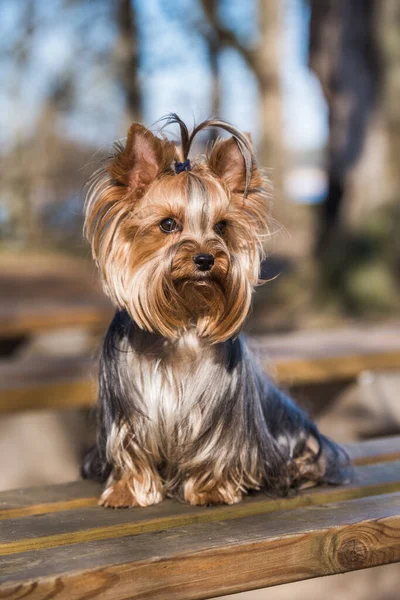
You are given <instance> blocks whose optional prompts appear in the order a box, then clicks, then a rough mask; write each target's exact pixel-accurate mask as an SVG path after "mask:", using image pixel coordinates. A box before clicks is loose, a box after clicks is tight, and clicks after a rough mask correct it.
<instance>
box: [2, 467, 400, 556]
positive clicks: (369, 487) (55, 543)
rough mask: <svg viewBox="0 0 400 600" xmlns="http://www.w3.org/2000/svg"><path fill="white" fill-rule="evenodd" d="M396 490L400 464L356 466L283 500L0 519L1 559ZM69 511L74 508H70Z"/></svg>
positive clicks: (83, 510)
mask: <svg viewBox="0 0 400 600" xmlns="http://www.w3.org/2000/svg"><path fill="white" fill-rule="evenodd" d="M395 491H400V461H397V462H392V463H385V464H374V465H368V466H363V467H359V468H357V469H356V472H355V479H354V481H353V482H352V483H351V484H348V485H345V486H340V487H318V488H314V489H308V490H304V491H302V492H300V493H298V494H294V495H292V496H290V497H286V498H266V497H265V496H264V495H262V494H258V495H257V496H255V497H248V498H246V499H245V501H243V502H241V503H239V504H236V505H233V506H216V507H205V508H204V507H195V506H190V505H187V504H185V505H182V504H180V503H178V502H175V501H171V500H168V501H164V502H162V503H161V504H158V505H155V506H151V507H149V508H146V509H137V510H104V508H101V507H97V508H75V509H73V510H64V511H62V512H58V513H54V512H52V513H47V514H42V515H41V516H40V518H38V517H37V516H30V517H29V516H26V517H24V518H17V519H7V520H3V522H2V525H1V532H0V556H6V555H10V554H18V553H21V552H28V551H31V550H38V549H44V548H56V547H59V546H64V545H72V544H77V543H83V542H92V541H98V540H105V539H111V538H113V537H126V536H132V535H135V536H136V535H141V534H143V533H149V532H156V531H160V530H167V529H173V528H177V527H183V526H191V525H193V524H195V523H216V522H218V521H227V520H234V519H240V518H243V517H251V516H256V515H259V514H267V513H270V512H277V511H282V510H284V511H287V510H293V509H296V508H299V507H305V506H315V505H320V504H326V503H329V502H337V501H343V500H349V499H354V498H362V497H365V496H370V495H377V494H388V493H391V492H395ZM71 508H72V507H71Z"/></svg>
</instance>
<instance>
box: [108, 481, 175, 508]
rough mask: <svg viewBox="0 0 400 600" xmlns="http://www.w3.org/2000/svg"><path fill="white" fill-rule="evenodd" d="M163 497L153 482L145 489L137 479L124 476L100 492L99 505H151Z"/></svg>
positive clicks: (128, 506)
mask: <svg viewBox="0 0 400 600" xmlns="http://www.w3.org/2000/svg"><path fill="white" fill-rule="evenodd" d="M162 499H163V496H162V493H161V490H160V489H159V488H158V487H157V485H156V484H155V483H154V485H152V486H151V487H150V489H147V490H145V489H144V488H143V486H141V485H140V484H138V482H137V481H135V480H132V479H131V478H129V477H124V478H122V479H120V480H118V481H115V482H113V483H111V484H110V485H108V486H107V487H106V489H105V490H104V492H103V493H102V495H101V497H100V500H99V505H100V506H105V507H106V508H133V507H135V506H141V507H144V506H151V505H152V504H158V503H159V502H161V500H162Z"/></svg>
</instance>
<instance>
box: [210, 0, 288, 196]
mask: <svg viewBox="0 0 400 600" xmlns="http://www.w3.org/2000/svg"><path fill="white" fill-rule="evenodd" d="M201 3H202V7H203V10H204V14H205V16H206V19H207V21H208V24H209V26H210V28H211V30H210V31H209V33H208V35H207V40H208V43H209V48H210V61H211V65H212V71H213V73H217V68H218V67H217V57H218V53H219V52H220V50H221V49H223V48H232V49H233V50H235V51H237V52H238V53H239V55H240V56H241V57H242V58H243V59H244V61H245V62H246V64H247V67H248V68H249V69H250V71H251V72H252V73H253V74H254V75H255V77H256V80H257V83H258V86H259V93H260V102H259V121H260V131H261V139H260V148H259V156H260V163H261V164H262V165H263V166H267V167H268V168H270V169H271V170H272V171H273V173H274V183H275V186H276V187H278V188H280V187H281V177H282V169H283V158H282V155H283V147H282V141H281V140H282V124H281V89H280V80H279V54H280V44H279V40H280V37H281V31H282V29H281V28H282V21H281V16H282V15H281V7H280V3H279V2H278V0H268V2H266V1H264V0H259V3H258V9H259V36H258V43H257V45H256V46H254V45H253V44H252V40H247V43H246V42H244V41H242V39H241V38H240V37H239V36H238V35H237V34H236V33H235V32H234V31H233V30H232V29H230V28H228V27H227V26H226V25H225V23H224V22H223V20H222V19H221V13H220V11H219V10H218V0H201ZM213 93H214V100H213V109H214V110H215V111H216V110H217V109H218V108H219V104H218V103H217V100H216V98H215V95H217V96H219V94H220V92H219V86H218V84H217V85H215V86H214V91H213ZM215 114H218V112H215Z"/></svg>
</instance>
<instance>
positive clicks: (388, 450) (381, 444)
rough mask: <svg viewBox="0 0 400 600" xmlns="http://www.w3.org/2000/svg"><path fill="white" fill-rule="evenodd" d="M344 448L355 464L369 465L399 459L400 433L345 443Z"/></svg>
mask: <svg viewBox="0 0 400 600" xmlns="http://www.w3.org/2000/svg"><path fill="white" fill-rule="evenodd" d="M344 448H345V450H346V452H347V453H348V455H349V456H350V458H351V460H352V462H353V464H355V465H370V464H374V463H380V462H386V461H391V460H398V459H400V435H390V436H387V437H380V438H376V439H374V440H365V441H363V442H353V443H351V444H345V445H344Z"/></svg>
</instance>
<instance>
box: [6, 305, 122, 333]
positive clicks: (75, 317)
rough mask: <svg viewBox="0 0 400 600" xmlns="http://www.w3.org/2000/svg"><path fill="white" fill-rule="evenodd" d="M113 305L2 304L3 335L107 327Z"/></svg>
mask: <svg viewBox="0 0 400 600" xmlns="http://www.w3.org/2000/svg"><path fill="white" fill-rule="evenodd" d="M112 314H113V309H112V308H111V307H110V306H108V305H107V304H106V303H103V304H102V303H98V304H94V303H90V304H85V303H82V302H68V303H60V302H58V303H57V302H47V303H46V301H43V299H41V300H40V301H37V302H34V303H31V304H30V305H26V304H25V305H23V306H22V307H21V306H19V305H18V304H17V305H15V304H14V305H10V304H8V305H6V306H5V305H4V304H2V305H0V337H9V338H11V337H15V336H21V335H32V334H34V333H38V332H42V331H48V330H50V329H64V328H69V327H84V328H97V327H105V326H106V325H107V323H108V322H109V321H110V320H111V318H112Z"/></svg>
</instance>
